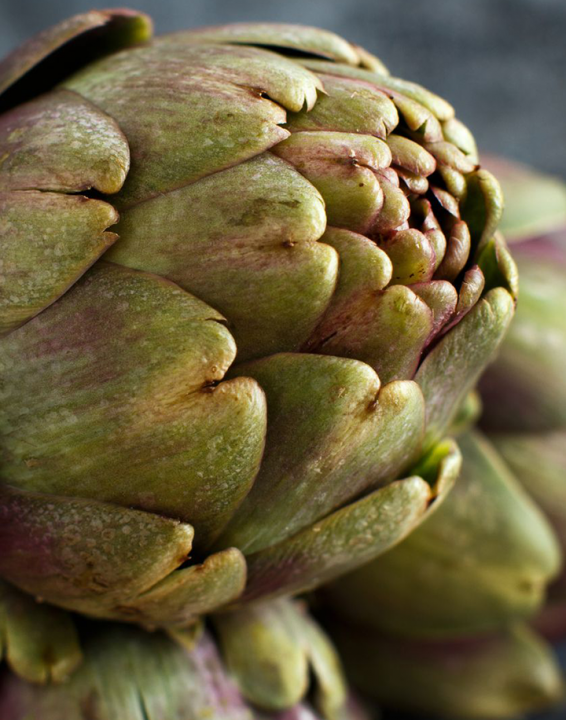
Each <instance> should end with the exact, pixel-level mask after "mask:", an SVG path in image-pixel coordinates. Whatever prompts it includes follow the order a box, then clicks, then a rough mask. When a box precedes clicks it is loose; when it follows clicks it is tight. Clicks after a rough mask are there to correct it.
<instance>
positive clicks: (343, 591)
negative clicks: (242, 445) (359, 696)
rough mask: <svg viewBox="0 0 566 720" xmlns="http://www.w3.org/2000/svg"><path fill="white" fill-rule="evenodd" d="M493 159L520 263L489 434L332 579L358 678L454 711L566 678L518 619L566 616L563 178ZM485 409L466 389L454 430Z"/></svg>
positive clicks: (463, 442)
mask: <svg viewBox="0 0 566 720" xmlns="http://www.w3.org/2000/svg"><path fill="white" fill-rule="evenodd" d="M488 164H489V166H490V167H493V168H494V169H495V170H497V172H498V175H499V176H500V177H501V178H502V185H503V188H504V192H505V197H506V199H507V206H506V211H505V214H504V217H503V222H502V228H503V229H504V231H505V232H506V233H508V234H509V236H510V238H511V239H512V240H513V241H514V243H518V244H514V245H513V248H514V250H516V253H514V255H515V256H516V258H517V260H518V266H519V272H520V276H521V293H520V297H519V303H518V310H517V313H516V316H515V318H514V320H513V322H512V324H511V329H510V331H509V333H508V335H507V337H506V340H505V341H504V343H503V345H502V348H501V350H500V352H499V354H498V356H497V359H496V361H495V363H493V364H492V365H491V366H490V367H489V368H488V369H487V371H486V373H485V374H484V375H483V377H482V379H481V381H480V385H479V387H480V390H481V393H482V402H483V406H484V408H483V414H482V416H481V420H480V423H481V425H482V427H483V429H484V431H485V432H487V433H488V435H489V439H488V438H487V437H485V436H483V435H482V434H481V433H480V432H479V431H473V432H472V431H469V430H468V431H465V432H464V434H463V436H462V437H460V438H459V439H458V444H459V446H460V448H461V450H462V455H463V466H462V472H461V476H460V478H459V480H458V482H457V484H456V486H455V488H454V490H453V491H452V492H451V493H450V495H449V496H448V497H447V498H446V501H445V502H444V503H443V504H442V506H441V507H439V508H438V510H437V511H436V512H435V513H434V514H433V515H431V517H430V518H428V519H427V520H426V522H424V523H423V524H422V525H421V527H420V528H419V529H417V530H416V531H415V532H413V533H412V534H411V535H410V537H408V538H407V539H406V540H404V541H403V542H402V543H401V544H400V545H399V546H398V547H397V548H395V549H393V550H391V551H389V552H387V553H385V554H384V555H382V556H381V557H379V558H377V559H375V560H374V561H372V562H370V563H369V564H368V565H366V566H364V567H362V568H359V569H357V570H355V571H354V572H353V573H351V574H349V575H346V576H345V577H343V578H340V580H338V581H335V582H333V583H331V584H330V585H329V586H328V588H324V589H323V591H322V597H323V600H324V603H325V605H326V607H328V608H331V610H332V612H333V613H334V614H335V616H337V617H339V618H340V621H339V622H338V623H336V621H334V622H333V623H332V624H330V623H329V627H330V628H332V631H333V634H334V635H335V637H336V638H337V639H338V641H339V642H338V645H339V649H340V650H341V651H342V653H343V658H344V661H345V663H346V666H347V667H348V668H349V670H350V673H351V677H352V679H353V680H354V681H355V682H356V684H358V685H359V686H360V687H362V688H363V689H365V690H366V691H368V692H369V693H370V694H372V695H373V696H374V697H376V698H377V699H379V700H381V701H382V702H383V703H385V704H387V705H391V706H394V707H408V708H410V709H416V710H420V711H423V710H424V711H428V712H431V713H435V714H438V715H441V716H443V717H485V718H493V717H515V716H516V715H517V714H523V713H525V712H527V711H530V710H535V709H538V708H539V707H543V706H545V705H549V704H552V703H553V702H556V701H557V700H558V699H559V698H560V697H561V695H562V690H563V687H562V681H561V678H560V673H559V671H558V668H557V666H556V661H555V659H554V657H553V654H552V652H551V650H550V648H549V647H547V646H545V644H544V641H543V640H542V639H540V638H537V637H536V636H535V635H534V634H533V633H532V631H530V630H527V629H526V628H525V627H523V626H522V625H521V623H523V622H524V621H526V620H532V618H533V617H534V616H535V615H537V614H539V616H538V619H537V621H536V625H537V627H538V628H539V629H541V630H543V631H544V632H545V634H546V635H549V636H551V637H554V638H556V636H557V634H558V633H560V632H562V634H564V632H565V630H566V622H565V618H566V612H565V610H564V608H565V607H566V605H565V604H564V599H565V598H566V593H565V592H564V588H565V587H566V585H565V584H564V583H565V580H564V576H563V575H562V576H560V577H559V579H558V580H555V582H554V584H553V585H551V586H550V601H551V604H550V606H547V605H544V603H545V602H547V599H546V590H547V585H548V583H549V582H550V581H552V580H553V579H555V578H556V577H557V575H558V574H559V572H560V568H561V555H562V554H563V553H564V551H566V511H565V508H566V504H565V501H566V455H565V448H566V434H565V429H566V426H565V425H564V424H563V421H562V418H563V417H564V403H563V400H564V399H566V395H565V394H564V393H565V391H566V385H565V384H564V382H563V366H564V360H565V359H566V324H565V321H564V313H563V307H564V301H566V295H565V293H564V279H565V277H566V244H564V239H565V236H564V234H563V231H561V232H560V231H558V230H557V227H559V226H560V225H566V186H564V185H563V184H561V183H560V182H559V181H557V180H554V179H552V178H547V177H546V176H541V175H539V174H536V173H533V172H530V171H527V170H526V169H521V168H517V167H516V166H514V165H513V164H510V163H504V162H502V161H500V160H497V161H494V160H490V161H489V163H488ZM552 228H554V229H555V232H554V233H552V234H551V235H546V236H544V237H537V238H536V239H534V238H531V239H527V240H525V237H526V236H527V235H528V233H529V232H536V231H537V230H538V231H539V232H541V233H544V232H550V231H551V230H552ZM527 229H528V230H527ZM520 240H524V241H523V242H518V241H520ZM475 414H479V405H478V403H477V400H475V401H474V398H471V402H470V408H469V411H468V413H467V416H468V417H467V418H466V417H464V418H463V420H464V422H461V423H460V425H459V427H456V426H455V428H454V429H455V430H465V425H466V420H467V421H468V424H469V421H470V420H472V421H473V419H474V417H473V416H474V415H475ZM525 489H526V490H527V491H528V495H527V493H525ZM529 495H530V497H529ZM533 501H534V502H533ZM535 502H536V504H535ZM541 510H542V511H543V512H544V514H543V512H541ZM549 521H550V523H551V525H552V526H553V528H554V531H553V529H552V528H551V525H549ZM541 608H543V609H542V615H540V613H541ZM333 617H334V616H333ZM345 625H346V627H344V626H345ZM400 678H403V680H402V681H401V679H400ZM409 686H410V687H411V688H412V690H411V692H410V693H408V692H407V687H409Z"/></svg>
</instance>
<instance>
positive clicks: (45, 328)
mask: <svg viewBox="0 0 566 720" xmlns="http://www.w3.org/2000/svg"><path fill="white" fill-rule="evenodd" d="M150 31H151V24H150V21H149V20H148V19H147V17H146V16H144V15H141V14H136V13H133V12H131V11H122V10H116V11H104V12H92V13H87V14H85V15H80V16H77V17H75V18H72V19H70V20H68V21H66V22H64V23H62V24H60V25H58V26H56V27H54V28H51V29H50V30H48V31H45V32H44V33H42V34H41V35H39V36H38V37H37V38H35V39H33V40H32V41H30V42H29V43H27V44H25V45H24V46H22V47H21V48H19V49H18V50H16V51H15V52H14V53H13V54H12V55H11V56H9V57H8V58H7V59H6V60H5V61H4V62H3V63H2V64H1V65H0V88H2V89H4V90H5V94H4V95H3V96H2V97H3V99H2V105H1V108H2V111H3V112H2V114H1V115H0V157H1V158H2V162H1V164H0V208H1V219H0V237H1V240H2V242H1V243H0V262H1V263H2V267H3V270H4V276H3V279H2V285H1V287H0V331H1V333H2V336H3V337H2V339H1V340H0V372H1V374H2V386H1V388H0V407H1V411H0V434H1V438H0V453H1V473H2V480H3V485H2V490H1V504H0V514H1V516H2V520H3V522H2V524H1V525H0V549H1V553H0V575H1V576H2V577H4V578H5V579H6V580H7V581H9V582H11V583H12V584H13V585H15V586H17V587H18V588H20V589H22V590H24V591H26V592H28V593H30V594H32V595H35V596H39V597H41V598H43V599H45V600H47V601H48V602H50V603H52V604H54V605H57V606H59V607H62V608H66V609H69V610H74V611H77V612H80V613H82V614H85V615H89V616H94V617H97V618H106V619H113V620H126V621H131V622H137V623H140V624H143V625H146V626H151V627H155V626H163V627H168V628H182V627H186V626H188V625H190V624H191V623H194V622H195V621H196V619H197V618H198V617H199V616H201V615H202V614H204V613H208V612H212V611H213V610H216V609H218V608H221V607H224V606H228V605H230V606H231V607H234V606H235V604H236V603H237V602H238V601H239V602H240V603H243V602H244V601H245V600H246V599H254V600H255V599H261V598H264V599H265V598H267V597H276V596H279V595H285V594H289V593H291V592H299V591H302V590H305V589H307V588H311V587H315V586H316V585H317V584H319V583H320V582H322V581H323V580H325V579H330V578H333V577H336V576H338V575H339V574H341V573H343V572H345V571H346V570H350V569H352V568H354V567H356V566H357V565H359V564H361V563H363V562H366V561H367V560H370V559H372V558H374V557H376V556H377V555H379V554H380V553H383V552H384V551H385V550H387V549H389V548H390V547H391V546H392V545H393V544H395V543H397V542H398V541H399V540H400V539H402V538H403V537H404V536H405V535H406V534H408V533H409V532H410V531H411V530H412V529H413V528H414V527H416V526H417V525H418V524H419V523H420V522H421V521H422V519H423V518H424V517H425V516H426V515H427V511H428V508H429V506H431V507H438V506H439V505H440V502H441V501H442V499H443V498H444V496H445V495H446V492H447V490H448V489H449V487H450V485H451V483H452V482H453V480H454V477H455V475H456V473H457V468H458V465H459V454H458V451H457V449H456V448H455V447H454V445H453V444H451V443H448V444H445V443H444V442H443V439H444V437H445V433H446V432H447V430H448V428H449V427H450V425H451V423H452V422H453V420H454V418H455V416H456V414H457V412H458V408H459V407H460V405H461V403H462V401H463V400H464V398H465V397H466V396H467V394H468V392H469V391H470V389H471V388H472V386H473V385H474V384H475V382H476V380H477V378H478V376H479V374H480V373H481V371H482V370H483V368H484V366H485V365H486V363H487V362H488V361H489V360H490V359H491V357H492V355H493V353H494V352H495V350H496V349H497V347H498V345H499V343H500V341H501V338H502V336H503V334H504V332H505V330H506V329H507V326H508V324H509V322H510V319H511V316H512V314H513V310H514V296H515V291H516V278H515V274H516V273H515V267H514V265H513V261H512V260H511V258H510V256H509V254H508V251H507V250H506V247H505V244H504V241H503V240H502V238H501V237H499V236H498V235H497V234H496V227H497V223H498V221H499V218H500V215H501V209H502V196H501V191H500V187H499V184H498V183H497V181H496V180H495V178H494V177H493V176H492V175H491V174H490V173H488V172H487V171H485V170H483V169H481V168H479V166H478V158H477V152H476V149H475V144H474V142H473V138H472V137H471V134H470V132H469V131H468V130H467V129H466V128H465V127H464V126H463V125H462V124H461V123H460V122H459V121H457V120H456V119H455V118H454V111H453V109H452V107H451V106H450V105H449V104H448V103H447V102H446V101H444V100H442V99H441V98H439V97H438V96H436V95H435V94H433V93H431V92H429V91H428V90H426V89H424V88H422V87H420V86H418V85H416V84H414V83H411V82H407V81H404V80H401V79H399V78H395V77H393V76H391V75H389V73H388V71H387V70H386V68H385V67H384V66H383V65H382V64H381V62H380V61H379V60H378V59H377V58H373V56H371V55H370V54H368V53H367V52H365V51H362V50H360V49H358V48H356V47H355V46H353V45H351V44H349V43H348V42H346V41H345V40H343V39H341V38H339V37H337V36H336V35H334V34H332V33H329V32H326V31H322V30H315V29H311V28H303V27H300V26H282V25H273V24H257V25H233V26H221V27H217V28H205V29H202V30H191V31H188V32H181V33H177V34H175V35H172V36H166V37H162V38H157V39H155V40H150V39H149V35H150ZM149 100H151V102H149ZM438 443H441V446H442V449H441V450H440V451H438V452H437V450H436V446H437V444H438ZM423 454H424V456H425V457H427V458H431V457H434V458H436V460H435V461H434V462H432V465H431V467H429V468H428V469H427V472H426V477H422V476H420V475H419V474H418V473H416V472H415V473H413V474H410V473H411V468H414V467H415V463H416V462H417V460H418V458H419V457H420V456H421V455H423ZM433 501H434V503H433ZM38 622H39V621H38Z"/></svg>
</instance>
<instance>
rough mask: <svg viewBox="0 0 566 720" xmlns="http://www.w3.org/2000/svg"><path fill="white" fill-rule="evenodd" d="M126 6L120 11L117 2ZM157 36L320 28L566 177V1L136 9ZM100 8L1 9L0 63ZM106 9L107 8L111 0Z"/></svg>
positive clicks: (151, 4) (142, 4)
mask: <svg viewBox="0 0 566 720" xmlns="http://www.w3.org/2000/svg"><path fill="white" fill-rule="evenodd" d="M117 4H118V3H117ZM132 5H133V6H135V7H137V8H139V9H140V10H145V11H146V12H149V13H150V14H151V15H152V16H153V17H154V19H155V21H156V26H157V30H158V32H167V31H170V30H176V29H180V28H184V27H192V26H197V25H204V24H215V23H222V22H232V21H242V20H243V21H245V20H272V21H281V22H296V23H302V24H311V25H319V26H321V27H325V28H328V29H330V30H334V31H335V32H338V33H340V34H342V35H344V36H345V37H347V38H348V39H350V40H353V41H355V42H357V43H360V44H362V45H364V46H365V47H366V48H368V49H369V50H371V51H372V52H374V53H375V54H377V55H379V56H380V57H381V58H382V59H383V60H384V62H385V63H386V64H387V65H388V66H389V67H390V68H391V69H392V71H393V73H394V74H396V75H400V76H401V77H405V78H410V79H412V80H415V81H417V82H421V83H423V84H425V85H426V86H427V87H429V88H430V89H432V90H435V91H436V92H438V93H439V94H440V95H442V96H444V97H445V98H447V99H449V100H450V101H451V102H452V103H453V104H454V105H455V106H456V109H457V113H458V116H459V117H460V118H461V119H462V120H463V121H464V122H466V123H467V124H468V125H469V126H470V127H471V128H472V129H473V131H474V133H475V135H476V137H477V139H478V141H479V143H480V146H481V147H482V149H484V150H487V151H490V152H498V153H501V154H505V155H508V156H509V157H513V158H515V159H517V160H522V161H524V162H529V163H531V164H534V165H536V166H538V167H539V168H540V169H543V170H547V171H550V172H554V173H557V174H560V175H562V176H566V0H349V1H347V0H278V1H277V2H273V1H271V2H267V1H266V0H161V1H160V2H157V1H156V0H132ZM93 6H96V2H95V0H94V1H93V0H50V2H46V0H0V55H3V54H4V53H5V52H7V51H8V50H9V49H11V48H12V47H13V46H15V45H16V44H17V43H19V42H21V41H22V40H23V39H25V38H26V37H28V36H29V35H30V34H32V33H34V32H37V31H38V30H40V29H42V28H43V27H45V26H47V25H49V24H52V23H54V22H57V21H58V20H60V19H62V18H64V17H66V16H67V15H70V14H73V13H76V12H81V11H84V10H86V9H90V8H92V7H93ZM99 6H103V7H104V6H108V5H107V0H105V2H103V3H100V5H99Z"/></svg>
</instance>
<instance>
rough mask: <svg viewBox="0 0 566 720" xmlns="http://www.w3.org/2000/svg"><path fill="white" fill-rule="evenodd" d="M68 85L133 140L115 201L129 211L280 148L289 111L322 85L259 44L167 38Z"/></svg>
mask: <svg viewBox="0 0 566 720" xmlns="http://www.w3.org/2000/svg"><path fill="white" fill-rule="evenodd" d="M64 87H66V88H68V89H70V90H74V91H75V92H77V93H79V94H80V95H82V96H83V97H85V98H87V99H88V100H90V101H91V102H92V103H94V104H95V105H96V106H97V107H99V108H101V109H102V110H103V111H104V112H106V113H108V115H110V116H112V117H113V118H114V119H115V120H116V121H117V122H118V124H119V126H120V128H121V129H122V130H123V132H124V133H125V135H126V137H127V138H128V142H129V144H130V150H131V156H132V167H131V171H130V173H129V174H128V178H127V180H126V184H125V185H124V188H123V190H122V191H121V192H120V194H119V195H118V196H117V197H116V200H115V202H116V203H117V206H118V207H119V208H120V209H124V208H125V207H129V206H131V205H133V204H136V203H138V202H141V201H143V200H147V199H149V198H151V197H156V196H159V195H161V194H163V193H166V192H170V191H171V190H176V189H178V188H180V187H182V186H184V185H189V184H190V183H193V182H195V181H196V180H199V179H201V178H203V177H205V176H208V175H211V174H213V173H216V172H219V171H220V170H225V169H226V168H228V167H232V166H234V165H237V164H239V163H241V162H244V161H246V160H249V159H251V158H252V157H255V156H257V155H259V154H261V153H262V152H264V151H265V150H268V149H269V148H271V147H273V146H274V145H277V143H279V142H281V141H282V140H284V139H285V138H286V137H287V136H288V135H289V131H288V130H285V129H284V128H282V127H281V125H282V124H283V123H285V120H286V109H289V110H300V109H301V108H302V106H303V104H305V103H306V104H307V105H308V106H310V105H312V104H314V102H315V100H316V94H317V90H318V89H320V88H321V87H322V85H321V83H320V81H319V80H318V78H317V77H316V76H315V75H313V74H312V73H310V72H309V71H308V70H306V69H304V68H302V67H301V66H299V65H297V64H296V63H294V62H292V61H291V60H287V59H285V58H282V57H280V56H278V55H276V54H274V53H270V52H267V51H264V50H260V49H258V48H250V47H243V46H242V47H239V46H238V47H232V46H221V45H214V46H206V45H193V46H191V45H188V44H185V43H182V42H179V43H175V42H174V41H171V40H169V41H168V42H163V43H156V44H153V45H151V46H143V47H140V48H136V49H132V50H129V51H127V52H122V53H119V54H118V55H113V56H112V57H111V58H108V59H103V60H100V61H98V62H96V63H93V64H91V65H90V66H89V67H88V68H86V69H85V70H83V71H81V72H79V73H78V74H76V75H74V76H72V77H70V78H68V79H66V80H65V82H64ZM148 95H151V98H152V102H151V103H150V104H148V102H147V98H148Z"/></svg>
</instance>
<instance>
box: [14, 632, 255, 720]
mask: <svg viewBox="0 0 566 720" xmlns="http://www.w3.org/2000/svg"><path fill="white" fill-rule="evenodd" d="M85 713H86V715H85ZM93 713H96V715H93ZM0 716H2V717H6V718H8V717H9V718H10V719H11V720H60V718H62V717H64V718H65V720H84V718H85V717H88V716H90V717H96V718H97V720H116V718H120V720H163V719H164V718H167V720H192V719H193V718H195V717H206V716H210V717H212V718H216V719H221V720H252V718H253V714H252V711H251V710H250V708H248V707H247V706H246V704H245V702H244V700H243V699H242V697H241V696H240V694H239V693H238V691H237V688H236V686H235V684H234V682H233V681H232V680H231V679H230V678H229V677H228V675H227V673H226V670H225V669H224V666H223V664H222V661H221V659H220V657H219V655H218V652H217V650H216V648H215V646H214V644H213V642H212V640H211V639H210V637H209V636H208V635H206V634H202V635H201V636H200V638H199V639H198V642H197V643H196V645H195V646H194V648H193V649H192V650H191V651H188V650H187V649H185V648H183V647H181V646H180V645H178V644H177V643H175V642H173V641H172V640H171V639H169V638H168V637H167V636H165V635H164V634H162V633H147V632H143V631H140V630H137V629H134V628H133V627H126V626H119V625H118V626H117V625H114V624H110V623H108V624H105V625H101V626H97V627H96V628H91V632H90V636H89V637H88V639H87V642H86V643H85V661H84V663H83V664H82V666H81V667H80V668H79V669H78V670H77V672H75V673H74V674H73V676H72V677H71V679H70V680H69V682H68V683H65V684H64V685H60V686H58V685H49V686H47V687H39V686H37V685H31V684H29V683H27V682H25V681H24V680H21V679H20V678H18V677H17V676H16V675H14V674H4V675H3V676H2V677H1V678H0Z"/></svg>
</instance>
